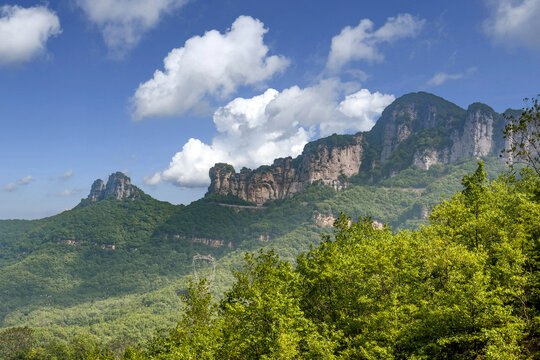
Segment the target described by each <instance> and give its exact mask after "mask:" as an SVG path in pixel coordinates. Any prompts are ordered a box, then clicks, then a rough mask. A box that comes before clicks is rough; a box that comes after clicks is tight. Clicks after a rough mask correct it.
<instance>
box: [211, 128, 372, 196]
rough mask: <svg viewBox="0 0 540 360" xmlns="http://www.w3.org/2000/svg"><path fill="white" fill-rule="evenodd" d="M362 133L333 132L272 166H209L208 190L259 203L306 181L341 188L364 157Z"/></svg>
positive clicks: (291, 191)
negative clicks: (301, 151)
mask: <svg viewBox="0 0 540 360" xmlns="http://www.w3.org/2000/svg"><path fill="white" fill-rule="evenodd" d="M362 137H363V136H362V134H357V135H343V136H337V135H333V136H331V137H329V138H325V139H321V140H319V141H315V142H312V143H309V144H308V145H306V147H305V148H304V151H303V153H302V155H300V156H299V157H297V158H296V159H292V158H291V157H287V158H280V159H276V160H274V163H273V164H272V165H271V166H263V167H260V168H258V169H256V170H254V171H252V170H249V169H246V168H243V169H242V170H240V172H239V173H236V172H235V170H234V168H233V167H232V166H231V165H228V164H216V165H215V166H214V167H212V168H211V169H210V180H211V184H210V187H209V188H208V192H209V193H219V194H229V193H230V194H233V195H236V196H238V197H240V198H242V199H244V200H247V201H250V202H254V203H257V204H262V203H264V202H266V201H268V200H275V199H283V198H285V197H287V196H290V195H292V194H294V193H296V192H298V191H301V190H302V189H304V188H305V187H306V186H308V185H309V184H312V183H314V182H316V181H320V182H322V183H323V184H326V185H330V186H333V187H334V188H336V189H340V188H341V187H343V186H344V185H345V180H346V178H347V177H350V176H352V175H354V174H356V173H358V170H359V169H360V165H361V164H362V159H363V147H362Z"/></svg>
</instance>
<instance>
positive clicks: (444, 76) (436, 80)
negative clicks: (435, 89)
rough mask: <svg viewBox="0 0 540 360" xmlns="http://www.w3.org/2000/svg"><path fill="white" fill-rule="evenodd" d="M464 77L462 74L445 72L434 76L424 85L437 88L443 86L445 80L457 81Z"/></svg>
mask: <svg viewBox="0 0 540 360" xmlns="http://www.w3.org/2000/svg"><path fill="white" fill-rule="evenodd" d="M463 77H464V75H463V74H448V73H445V72H440V73H437V74H435V75H434V76H433V77H432V78H431V79H429V80H428V82H427V83H426V84H427V85H428V86H439V85H442V84H444V83H445V82H446V81H447V80H458V79H462V78H463Z"/></svg>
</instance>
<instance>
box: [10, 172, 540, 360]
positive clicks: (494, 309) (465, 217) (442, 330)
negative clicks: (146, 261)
mask: <svg viewBox="0 0 540 360" xmlns="http://www.w3.org/2000/svg"><path fill="white" fill-rule="evenodd" d="M486 167H488V166H487V165H486ZM462 186H463V188H462V189H461V191H459V192H457V193H456V194H454V195H453V196H452V197H451V198H450V199H448V200H445V201H443V202H442V203H441V204H440V205H439V206H438V207H437V208H436V209H435V210H434V211H433V213H432V214H431V216H430V219H429V221H430V223H429V225H427V226H424V227H421V228H420V229H419V230H416V231H412V232H411V231H400V232H396V233H393V232H392V231H391V229H390V228H389V227H387V226H385V227H383V228H382V229H378V228H376V227H375V226H374V224H373V222H372V220H371V218H369V217H364V218H361V219H360V220H359V221H358V222H353V221H352V220H351V218H349V217H347V216H345V215H343V214H341V215H340V216H339V217H338V219H337V220H336V222H335V225H334V226H335V228H334V234H333V236H328V235H323V237H322V243H321V244H320V245H319V246H317V247H313V246H311V248H309V250H308V251H307V252H305V253H303V254H301V255H300V256H299V257H298V258H297V260H296V267H295V268H293V266H292V265H291V263H290V262H288V261H284V260H281V259H280V257H279V256H278V255H277V253H276V251H274V250H271V249H270V248H271V247H272V245H273V246H277V247H278V249H279V248H281V247H283V246H284V245H285V244H287V243H288V242H289V241H291V240H292V239H293V238H294V237H298V238H301V237H303V236H307V238H309V237H310V235H308V234H305V235H303V234H302V232H300V230H299V229H300V228H301V227H298V229H297V230H295V231H294V232H293V233H294V235H293V237H292V238H289V237H283V238H282V239H280V238H278V239H276V240H275V241H274V242H273V243H271V244H270V243H269V244H268V246H267V247H266V249H265V250H260V251H259V252H258V253H248V254H247V255H245V257H244V265H243V266H242V267H241V268H239V269H238V270H235V271H233V275H234V279H231V281H232V282H233V284H232V287H230V289H229V290H228V291H226V292H225V295H224V296H223V298H222V299H221V300H219V301H218V302H214V301H213V300H212V296H211V293H210V292H209V285H208V284H207V283H206V281H205V280H203V281H201V282H200V283H198V284H193V283H191V284H190V285H189V286H188V292H187V295H186V296H182V298H183V303H184V306H185V308H184V312H183V315H182V316H181V320H180V321H179V322H178V323H177V325H176V326H172V327H168V328H166V329H164V330H161V331H159V332H158V333H157V334H156V335H154V337H153V338H152V339H151V340H150V341H148V342H147V343H146V344H141V345H139V346H130V347H128V348H127V349H126V350H125V351H124V354H123V358H124V359H137V360H139V359H149V358H150V359H255V358H257V359H450V358H451V359H485V360H488V359H492V360H494V359H525V358H528V359H536V358H538V354H539V351H538V343H539V341H538V339H539V337H538V335H539V333H540V326H539V322H538V321H539V319H540V308H539V304H540V302H539V301H538V299H539V298H540V296H539V295H540V279H539V276H538V259H539V249H540V246H539V238H540V223H539V222H538V219H539V218H540V201H539V199H538V196H537V193H536V189H537V188H538V187H539V186H540V181H539V179H538V176H537V175H536V173H535V172H534V171H532V170H531V169H524V170H523V171H522V172H521V173H520V176H516V175H514V174H510V175H502V176H500V177H499V178H497V179H495V180H491V181H489V180H488V178H487V174H486V172H485V170H484V163H483V162H480V163H478V166H477V168H476V170H475V171H474V172H472V174H471V175H466V176H464V177H463V178H462ZM310 191H314V192H316V193H317V192H320V191H322V192H325V191H326V190H323V189H322V188H312V189H310ZM426 191H427V190H426ZM372 192H373V191H372ZM308 193H309V192H308ZM328 195H330V192H328ZM337 196H339V194H338V195H336V196H333V197H330V198H329V199H327V200H326V201H330V200H333V199H334V198H336V197H337ZM307 198H309V196H307ZM300 200H301V198H300V199H294V198H293V199H291V204H295V203H298V202H300V205H299V206H301V207H308V206H307V205H306V206H304V205H301V203H302V202H303V201H300ZM303 200H306V198H304V199H303ZM285 203H286V202H285ZM285 203H284V204H285ZM282 205H283V204H282ZM274 206H276V205H274ZM290 206H292V207H293V208H294V206H296V205H294V206H293V205H290ZM267 211H272V210H271V207H270V208H269V210H267ZM302 228H303V227H302ZM303 229H305V228H303ZM304 231H305V230H304ZM309 243H310V241H309V240H308V241H306V242H303V241H302V242H299V243H298V244H293V245H292V246H293V247H298V248H306V246H307V245H308V244H309ZM240 255H241V251H238V250H237V251H232V252H231V253H230V254H228V255H227V256H225V257H224V258H222V260H221V262H222V264H223V265H224V266H231V265H232V264H234V263H237V261H238V259H239V258H240ZM227 259H229V260H228V261H229V262H227ZM223 274H224V273H223V271H221V272H219V273H218V274H216V279H217V280H218V279H219V278H220V277H222V276H224V275H223ZM0 338H1V337H0ZM32 341H33V340H31V341H30V342H28V344H32ZM6 342H7V343H9V341H6ZM4 348H6V347H4ZM11 348H17V349H19V348H20V349H23V350H22V352H19V354H22V355H21V356H22V358H26V359H49V358H51V359H52V358H54V357H53V355H52V354H57V355H54V356H56V358H57V359H62V358H69V359H72V358H76V359H109V358H111V356H112V355H111V352H109V351H108V350H107V348H106V347H104V346H103V345H102V343H101V342H99V341H98V340H97V339H96V338H93V337H88V335H80V336H77V337H75V338H73V339H72V340H71V341H69V342H68V343H67V344H66V345H62V344H58V343H56V342H50V343H49V344H47V345H46V346H43V347H38V348H32V346H28V345H23V346H19V345H17V346H12V347H11Z"/></svg>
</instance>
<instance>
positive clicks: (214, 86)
mask: <svg viewBox="0 0 540 360" xmlns="http://www.w3.org/2000/svg"><path fill="white" fill-rule="evenodd" d="M267 31H268V29H265V28H264V24H263V23H262V22H260V21H259V20H257V19H253V18H251V17H249V16H240V17H238V18H237V19H236V20H235V21H234V23H233V24H232V26H231V28H230V30H228V31H227V32H226V33H224V34H221V33H220V32H218V31H217V30H211V31H208V32H206V33H205V34H204V35H203V36H194V37H192V38H190V39H188V40H187V41H186V42H185V44H184V47H181V48H176V49H173V50H172V51H171V52H170V53H169V54H168V55H167V57H165V59H164V71H161V70H156V71H155V73H154V76H153V78H152V79H150V80H148V81H147V82H145V83H142V84H140V85H139V87H138V88H137V90H136V92H135V95H134V96H133V98H132V103H133V105H134V114H133V115H134V118H135V119H137V120H141V119H143V118H146V117H150V116H171V115H180V114H183V113H185V112H186V111H188V110H192V109H195V108H197V107H199V106H201V105H204V104H205V103H206V102H207V101H208V98H209V97H214V98H216V97H217V98H225V97H226V96H228V95H230V94H232V93H233V92H234V91H235V90H236V89H237V88H238V86H242V85H253V84H258V83H261V82H263V81H265V80H267V79H269V78H270V77H272V76H273V75H274V74H276V73H278V72H282V71H283V70H284V69H285V68H286V67H287V66H288V64H289V60H287V59H286V58H284V57H283V56H276V55H273V56H268V55H267V54H268V47H267V46H266V45H265V44H264V42H263V36H264V34H265V33H266V32H267Z"/></svg>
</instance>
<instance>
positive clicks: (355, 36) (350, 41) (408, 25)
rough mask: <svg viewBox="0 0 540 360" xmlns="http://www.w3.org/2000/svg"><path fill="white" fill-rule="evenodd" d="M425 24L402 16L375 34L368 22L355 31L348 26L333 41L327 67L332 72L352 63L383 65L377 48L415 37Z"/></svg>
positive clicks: (395, 18) (388, 22) (357, 27)
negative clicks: (363, 62)
mask: <svg viewBox="0 0 540 360" xmlns="http://www.w3.org/2000/svg"><path fill="white" fill-rule="evenodd" d="M424 23H425V20H423V19H419V18H416V17H414V16H412V15H410V14H399V15H398V16H397V17H390V18H388V19H387V21H386V23H385V24H384V25H383V26H381V27H380V28H378V29H377V30H374V24H373V22H372V21H371V20H369V19H363V20H361V21H360V23H359V24H358V26H356V27H350V26H347V27H345V28H344V29H343V30H341V33H340V34H339V35H336V36H334V37H333V38H332V45H331V47H330V54H329V55H328V61H327V64H326V66H327V68H328V69H329V70H331V71H337V70H339V69H340V68H341V67H343V66H344V65H345V64H346V63H348V62H349V61H355V60H366V61H369V62H380V61H382V60H383V59H384V56H383V54H382V53H381V52H380V51H379V48H378V47H379V45H380V44H382V43H390V42H393V41H395V40H398V39H401V38H406V37H414V36H416V35H417V34H418V33H419V32H420V30H421V29H422V27H423V25H424Z"/></svg>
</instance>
